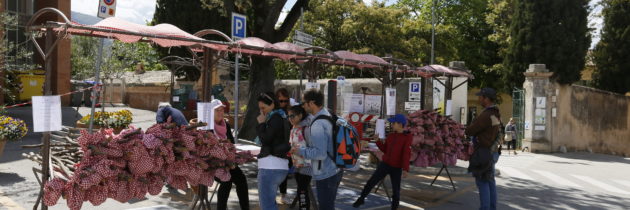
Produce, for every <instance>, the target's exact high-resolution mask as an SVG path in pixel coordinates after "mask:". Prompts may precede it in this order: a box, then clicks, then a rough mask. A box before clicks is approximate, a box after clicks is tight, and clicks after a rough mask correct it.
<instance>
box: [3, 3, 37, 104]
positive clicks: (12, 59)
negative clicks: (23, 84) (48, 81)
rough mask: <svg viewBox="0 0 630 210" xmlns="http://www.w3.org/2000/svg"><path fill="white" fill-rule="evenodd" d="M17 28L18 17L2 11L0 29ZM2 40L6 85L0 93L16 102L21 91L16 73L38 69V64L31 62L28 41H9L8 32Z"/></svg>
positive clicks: (8, 99) (8, 100) (4, 82)
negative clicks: (17, 94)
mask: <svg viewBox="0 0 630 210" xmlns="http://www.w3.org/2000/svg"><path fill="white" fill-rule="evenodd" d="M0 4H2V3H0ZM16 29H17V19H16V17H15V16H13V15H11V14H9V13H7V12H4V11H3V12H0V31H2V32H6V30H16ZM0 42H1V44H0V75H2V77H1V78H0V80H2V82H3V85H4V86H3V87H1V88H0V94H4V96H5V97H4V98H5V100H6V101H7V102H9V103H15V102H17V97H16V93H18V92H19V91H20V87H19V86H18V84H19V81H18V80H17V76H16V74H17V73H18V72H20V71H24V70H33V69H36V68H38V66H37V65H35V64H33V63H30V61H31V58H32V56H33V52H32V51H30V50H29V49H28V48H27V46H26V45H27V44H28V42H23V43H14V42H12V41H9V40H8V37H7V34H6V33H3V34H2V37H0Z"/></svg>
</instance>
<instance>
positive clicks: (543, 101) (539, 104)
mask: <svg viewBox="0 0 630 210" xmlns="http://www.w3.org/2000/svg"><path fill="white" fill-rule="evenodd" d="M545 106H547V98H546V97H536V108H545Z"/></svg>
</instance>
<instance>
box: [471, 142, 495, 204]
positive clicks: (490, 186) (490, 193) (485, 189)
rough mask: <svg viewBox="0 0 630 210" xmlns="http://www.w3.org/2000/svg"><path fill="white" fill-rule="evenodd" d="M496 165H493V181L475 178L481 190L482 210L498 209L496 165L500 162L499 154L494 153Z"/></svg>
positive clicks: (480, 202)
mask: <svg viewBox="0 0 630 210" xmlns="http://www.w3.org/2000/svg"><path fill="white" fill-rule="evenodd" d="M492 158H493V160H494V163H493V164H492V179H491V180H482V179H480V178H475V184H477V189H479V204H480V207H479V209H480V210H495V209H497V183H496V181H495V180H494V175H495V172H496V171H495V165H496V163H497V162H498V161H499V153H498V152H495V153H492Z"/></svg>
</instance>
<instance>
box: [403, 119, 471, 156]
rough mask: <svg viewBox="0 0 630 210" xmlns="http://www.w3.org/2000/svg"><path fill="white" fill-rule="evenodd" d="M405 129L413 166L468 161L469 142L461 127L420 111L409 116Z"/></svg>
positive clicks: (452, 121) (453, 122)
mask: <svg viewBox="0 0 630 210" xmlns="http://www.w3.org/2000/svg"><path fill="white" fill-rule="evenodd" d="M407 130H408V131H409V132H410V133H411V134H412V135H413V142H412V149H413V150H412V157H411V160H412V162H413V163H414V165H415V166H419V167H427V166H431V165H435V164H437V163H443V164H445V165H448V166H452V165H455V164H456V163H457V159H461V160H468V159H469V158H470V155H471V154H472V152H473V147H472V143H471V142H470V141H467V140H466V139H465V134H464V126H463V125H461V124H459V123H457V122H455V121H454V120H452V119H450V118H448V117H445V116H442V115H439V114H438V113H437V112H433V111H426V110H420V111H417V112H414V113H412V114H410V115H409V126H408V128H407Z"/></svg>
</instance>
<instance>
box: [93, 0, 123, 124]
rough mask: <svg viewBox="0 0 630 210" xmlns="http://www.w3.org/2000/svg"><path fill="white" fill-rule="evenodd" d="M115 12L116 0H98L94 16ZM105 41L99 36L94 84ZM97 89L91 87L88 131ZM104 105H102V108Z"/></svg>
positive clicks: (108, 15)
mask: <svg viewBox="0 0 630 210" xmlns="http://www.w3.org/2000/svg"><path fill="white" fill-rule="evenodd" d="M115 14H116V0H100V1H99V5H98V10H97V14H96V16H97V17H99V18H103V19H105V18H108V17H114V15H115ZM104 43H105V39H104V38H100V40H99V44H98V52H97V53H98V54H97V56H96V68H95V71H94V85H98V84H99V82H100V75H101V62H102V58H101V57H103V45H104ZM98 89H100V88H92V98H91V99H92V107H91V108H92V109H91V111H90V122H89V125H88V131H89V132H90V133H92V132H93V127H94V109H96V102H97V98H98V97H97V95H98ZM103 105H104V104H101V106H103ZM104 108H105V107H103V109H104Z"/></svg>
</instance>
